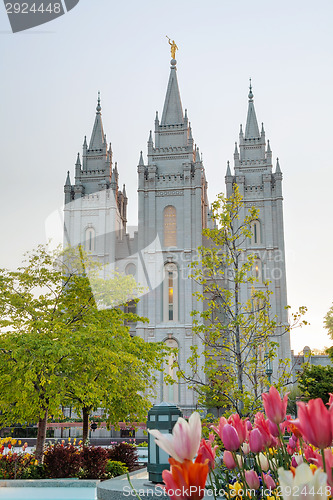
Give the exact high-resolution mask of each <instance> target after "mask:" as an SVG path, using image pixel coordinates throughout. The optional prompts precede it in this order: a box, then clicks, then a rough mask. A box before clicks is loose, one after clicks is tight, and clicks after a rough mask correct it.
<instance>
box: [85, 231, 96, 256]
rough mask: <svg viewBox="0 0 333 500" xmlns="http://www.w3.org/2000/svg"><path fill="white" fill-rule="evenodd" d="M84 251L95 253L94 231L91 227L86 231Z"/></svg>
mask: <svg viewBox="0 0 333 500" xmlns="http://www.w3.org/2000/svg"><path fill="white" fill-rule="evenodd" d="M86 251H87V252H94V251H95V229H94V228H93V227H88V228H87V229H86Z"/></svg>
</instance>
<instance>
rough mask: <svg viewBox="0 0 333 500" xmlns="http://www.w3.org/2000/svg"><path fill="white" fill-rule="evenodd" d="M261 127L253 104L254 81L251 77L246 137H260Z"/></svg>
mask: <svg viewBox="0 0 333 500" xmlns="http://www.w3.org/2000/svg"><path fill="white" fill-rule="evenodd" d="M259 137H260V134H259V127H258V122H257V117H256V112H255V109H254V104H253V92H252V82H251V78H250V92H249V108H248V112H247V120H246V128H245V139H259Z"/></svg>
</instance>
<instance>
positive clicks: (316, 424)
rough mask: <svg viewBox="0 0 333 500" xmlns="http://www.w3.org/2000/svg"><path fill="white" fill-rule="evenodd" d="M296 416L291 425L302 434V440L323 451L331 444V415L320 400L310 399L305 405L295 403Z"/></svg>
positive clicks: (332, 432) (332, 426) (332, 425)
mask: <svg viewBox="0 0 333 500" xmlns="http://www.w3.org/2000/svg"><path fill="white" fill-rule="evenodd" d="M297 406H298V415H297V417H298V418H297V419H296V420H294V421H293V424H294V425H295V426H296V427H297V428H298V430H299V431H301V433H302V434H303V438H304V439H306V441H308V442H309V443H310V444H313V446H316V447H317V448H320V449H324V448H327V447H329V446H331V444H332V439H333V413H332V411H330V410H328V409H327V408H326V407H325V405H324V403H323V401H322V400H321V399H320V398H317V399H310V401H309V402H308V404H307V405H306V404H305V403H303V402H299V403H297Z"/></svg>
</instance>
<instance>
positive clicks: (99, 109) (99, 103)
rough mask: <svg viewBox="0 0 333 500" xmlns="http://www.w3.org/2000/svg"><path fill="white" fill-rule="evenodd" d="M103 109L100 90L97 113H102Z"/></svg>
mask: <svg viewBox="0 0 333 500" xmlns="http://www.w3.org/2000/svg"><path fill="white" fill-rule="evenodd" d="M101 110H102V108H101V93H100V91H98V98H97V107H96V111H97V113H100V112H101Z"/></svg>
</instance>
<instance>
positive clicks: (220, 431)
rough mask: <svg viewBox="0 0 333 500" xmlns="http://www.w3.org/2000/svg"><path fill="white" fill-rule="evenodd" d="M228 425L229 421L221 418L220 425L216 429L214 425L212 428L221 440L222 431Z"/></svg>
mask: <svg viewBox="0 0 333 500" xmlns="http://www.w3.org/2000/svg"><path fill="white" fill-rule="evenodd" d="M227 423H228V421H227V419H226V418H225V417H221V418H220V420H219V425H218V426H217V427H215V426H214V425H212V426H211V429H213V431H215V432H216V434H217V435H218V436H219V438H220V439H222V431H223V427H224V426H225V425H226V424H227Z"/></svg>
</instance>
